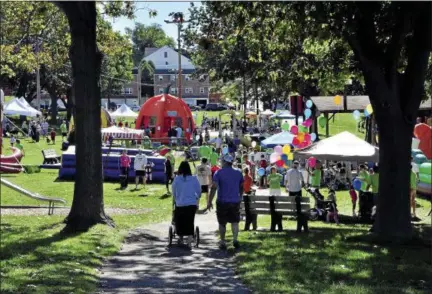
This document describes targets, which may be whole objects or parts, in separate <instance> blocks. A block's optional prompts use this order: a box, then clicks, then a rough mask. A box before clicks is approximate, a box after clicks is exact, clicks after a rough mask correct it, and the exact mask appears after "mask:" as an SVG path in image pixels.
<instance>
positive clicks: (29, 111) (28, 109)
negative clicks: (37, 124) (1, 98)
mask: <svg viewBox="0 0 432 294" xmlns="http://www.w3.org/2000/svg"><path fill="white" fill-rule="evenodd" d="M3 111H4V114H5V115H23V116H30V117H35V116H38V115H41V114H42V113H41V112H40V111H38V110H36V109H34V108H33V107H32V106H31V105H30V104H29V103H28V102H27V101H26V100H25V99H24V98H19V99H18V98H16V97H15V98H13V99H12V100H10V101H9V102H7V103H5V105H4V109H3Z"/></svg>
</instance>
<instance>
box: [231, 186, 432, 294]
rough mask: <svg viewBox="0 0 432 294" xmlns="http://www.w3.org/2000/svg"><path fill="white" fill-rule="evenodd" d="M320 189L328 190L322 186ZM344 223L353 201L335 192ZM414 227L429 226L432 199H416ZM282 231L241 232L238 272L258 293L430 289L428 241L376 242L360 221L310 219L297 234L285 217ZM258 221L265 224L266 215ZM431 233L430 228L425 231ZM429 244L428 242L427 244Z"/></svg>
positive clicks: (267, 218) (383, 291)
mask: <svg viewBox="0 0 432 294" xmlns="http://www.w3.org/2000/svg"><path fill="white" fill-rule="evenodd" d="M322 192H323V194H324V195H326V193H327V191H326V190H325V189H323V191H322ZM337 202H338V209H339V212H340V214H341V215H345V217H343V216H342V217H341V219H342V222H344V221H349V217H346V216H348V215H351V200H350V197H349V195H348V192H347V191H345V192H344V191H341V192H337ZM417 203H418V208H417V211H418V215H419V216H420V217H421V218H422V219H423V221H422V222H421V223H419V224H418V225H417V226H416V227H417V228H422V229H424V228H429V227H430V217H427V213H428V212H429V209H430V202H429V201H427V200H424V199H422V198H418V199H417ZM283 225H284V230H286V229H288V230H287V231H285V232H283V233H272V232H262V231H261V232H242V233H241V234H240V236H239V239H240V242H241V244H242V250H241V251H240V253H239V254H238V256H237V259H236V264H237V269H238V273H239V274H240V276H241V277H242V279H243V281H244V282H245V283H246V284H247V285H248V286H250V287H251V289H253V290H254V292H256V293H362V294H363V293H389V294H390V293H427V292H430V290H432V284H431V283H430V277H431V276H432V267H431V263H430V261H431V258H432V256H431V252H430V246H425V247H422V246H420V247H418V246H385V245H382V246H379V245H373V244H371V243H370V242H368V241H367V240H365V239H363V238H359V237H364V236H365V235H367V232H368V230H369V228H370V226H369V225H362V224H352V223H347V224H341V225H340V226H336V224H334V223H331V224H327V223H324V222H321V221H314V222H312V221H310V222H309V230H310V233H309V234H304V233H302V234H297V233H295V229H296V222H295V221H292V220H290V221H284V223H283ZM258 226H259V227H264V228H269V227H270V219H269V217H266V216H265V217H259V218H258ZM429 234H430V230H429ZM429 244H430V243H429Z"/></svg>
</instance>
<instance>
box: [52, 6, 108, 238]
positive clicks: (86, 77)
mask: <svg viewBox="0 0 432 294" xmlns="http://www.w3.org/2000/svg"><path fill="white" fill-rule="evenodd" d="M57 5H59V6H60V7H61V8H62V9H63V10H64V12H65V13H66V15H67V17H68V21H69V25H70V31H71V37H72V45H71V49H70V57H71V62H72V72H73V79H74V83H73V85H74V86H73V87H74V90H75V92H74V93H75V99H76V103H75V118H74V119H75V138H76V174H75V190H74V198H73V202H72V208H71V211H70V212H69V215H68V217H67V218H66V220H65V222H66V227H65V231H68V232H75V231H82V230H87V229H89V228H90V227H91V226H93V225H95V224H98V223H105V224H109V225H112V226H113V225H114V223H113V221H112V219H111V218H109V217H108V216H107V215H106V214H105V211H104V202H103V180H102V155H101V148H102V142H101V136H100V132H101V118H100V111H101V93H100V85H99V84H98V83H99V77H100V68H101V62H102V54H101V53H100V52H99V50H98V48H97V45H96V3H95V2H57Z"/></svg>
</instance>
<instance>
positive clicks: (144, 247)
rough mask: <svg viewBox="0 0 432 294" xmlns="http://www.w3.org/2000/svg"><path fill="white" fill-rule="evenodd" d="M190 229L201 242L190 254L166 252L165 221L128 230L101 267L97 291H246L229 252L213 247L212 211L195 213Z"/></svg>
mask: <svg viewBox="0 0 432 294" xmlns="http://www.w3.org/2000/svg"><path fill="white" fill-rule="evenodd" d="M195 225H198V226H199V228H200V236H201V243H200V246H199V248H194V249H193V250H192V251H187V250H185V249H181V248H179V247H177V246H176V245H173V246H172V247H171V248H167V241H168V228H169V223H168V222H166V223H160V224H154V225H150V226H147V227H144V228H139V229H136V230H134V231H132V232H131V233H130V235H129V236H128V238H127V240H126V243H125V244H123V247H122V249H121V251H120V252H119V253H118V254H117V255H116V256H114V257H112V258H111V259H110V260H108V262H107V263H106V264H105V265H104V266H103V267H102V269H101V282H100V289H99V290H98V292H97V293H100V294H102V293H128V294H129V293H238V294H243V293H251V292H250V291H248V290H247V289H246V288H245V287H244V286H243V285H242V283H241V282H240V281H239V280H238V279H237V277H236V274H235V271H234V269H233V260H232V259H233V256H232V254H230V253H229V252H231V251H230V250H229V251H221V250H219V249H218V247H217V240H218V239H217V236H216V234H215V232H216V230H217V222H216V215H215V214H214V212H210V213H207V214H197V216H196V219H195ZM229 245H230V246H231V244H229Z"/></svg>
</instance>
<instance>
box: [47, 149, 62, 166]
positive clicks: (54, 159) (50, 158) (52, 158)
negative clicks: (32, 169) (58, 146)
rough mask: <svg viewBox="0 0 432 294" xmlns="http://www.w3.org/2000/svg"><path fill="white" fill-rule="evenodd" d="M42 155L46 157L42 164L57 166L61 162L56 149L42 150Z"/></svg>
mask: <svg viewBox="0 0 432 294" xmlns="http://www.w3.org/2000/svg"><path fill="white" fill-rule="evenodd" d="M42 155H43V157H44V160H43V163H42V164H56V163H60V161H61V156H60V155H58V154H57V153H56V151H55V150H54V149H47V150H42Z"/></svg>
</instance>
